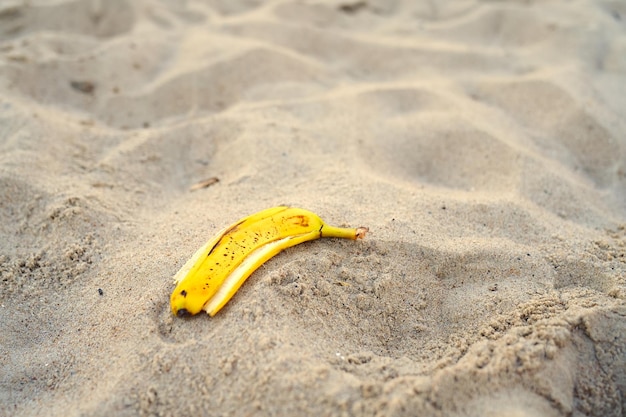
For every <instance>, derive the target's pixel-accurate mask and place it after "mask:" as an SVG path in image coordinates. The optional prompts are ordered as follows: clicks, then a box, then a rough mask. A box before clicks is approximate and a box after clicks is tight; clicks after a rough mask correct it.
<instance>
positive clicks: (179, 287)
mask: <svg viewBox="0 0 626 417" xmlns="http://www.w3.org/2000/svg"><path fill="white" fill-rule="evenodd" d="M367 232H368V228H367V227H358V228H354V229H352V228H343V227H334V226H329V225H327V224H326V223H325V222H324V221H323V220H322V219H321V218H320V217H319V216H318V215H316V214H315V213H312V212H310V211H307V210H304V209H301V208H294V207H287V206H279V207H273V208H269V209H266V210H263V211H260V212H258V213H255V214H253V215H250V216H248V217H245V218H243V219H241V220H239V221H237V222H235V223H233V224H232V225H230V226H228V227H226V228H224V229H222V230H221V231H220V232H219V233H217V235H215V236H214V237H213V238H211V239H210V240H209V241H208V242H207V243H206V244H205V245H204V246H202V247H201V248H200V249H198V250H197V251H196V253H195V254H194V255H193V256H192V257H191V258H190V259H189V260H188V261H187V262H186V263H185V265H184V266H183V267H182V268H181V269H180V270H179V271H178V273H177V274H176V275H175V276H174V282H175V284H176V288H174V291H173V292H172V296H171V297H170V305H171V309H172V313H173V314H174V315H176V316H179V317H184V316H188V315H194V314H197V313H199V312H200V311H202V310H205V311H206V312H207V313H208V314H209V315H210V316H211V317H212V316H214V315H215V314H217V312H218V311H220V309H221V308H222V307H224V305H225V304H226V303H227V302H228V301H229V300H230V299H231V298H232V297H233V295H234V294H235V293H236V292H237V290H238V289H239V288H240V287H241V285H242V284H243V283H244V282H245V280H246V279H247V278H248V277H249V276H250V275H251V274H252V273H253V272H254V271H255V270H256V269H257V268H259V267H260V266H261V265H263V263H265V262H266V261H267V260H269V259H270V258H272V257H273V256H275V255H277V254H278V253H280V252H281V251H282V250H283V249H286V248H289V247H291V246H295V245H298V244H300V243H303V242H306V241H309V240H315V239H319V238H322V237H337V238H344V239H353V240H355V239H361V238H363V237H365V234H366V233H367Z"/></svg>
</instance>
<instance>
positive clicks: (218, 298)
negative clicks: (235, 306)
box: [202, 236, 298, 315]
mask: <svg viewBox="0 0 626 417" xmlns="http://www.w3.org/2000/svg"><path fill="white" fill-rule="evenodd" d="M296 237H298V236H289V237H285V238H283V239H280V240H277V241H274V242H270V243H266V244H265V245H263V246H261V247H260V248H258V249H256V250H254V251H253V252H251V253H250V254H249V255H248V256H246V259H244V261H243V262H242V263H241V264H240V265H239V266H238V267H237V268H235V269H234V270H233V272H231V273H230V275H228V277H226V279H225V280H224V282H223V283H222V285H221V286H220V288H219V289H218V290H217V292H216V293H215V295H214V296H213V297H211V299H210V300H209V301H207V303H206V304H205V305H204V307H203V308H202V309H203V310H204V311H206V312H207V313H209V314H210V315H213V314H215V313H216V312H217V311H216V309H219V308H220V307H221V306H223V305H224V304H226V302H228V294H229V293H230V291H231V290H234V291H236V290H237V289H238V288H239V287H240V286H241V284H243V282H244V281H245V279H246V278H247V277H248V276H250V275H251V274H252V273H253V272H254V271H255V270H256V269H257V268H258V267H259V266H261V265H260V264H259V265H258V266H257V267H256V268H253V266H254V264H255V263H256V262H258V261H259V260H260V259H262V258H264V257H266V256H267V255H269V254H270V253H272V252H275V253H274V254H276V253H278V252H280V251H281V250H282V249H284V248H285V247H287V246H285V242H287V241H288V240H292V239H294V238H296ZM288 246H291V245H288ZM270 257H271V256H270ZM267 259H269V258H267ZM251 268H253V269H252V270H251Z"/></svg>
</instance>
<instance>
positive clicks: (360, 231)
mask: <svg viewBox="0 0 626 417" xmlns="http://www.w3.org/2000/svg"><path fill="white" fill-rule="evenodd" d="M368 231H369V229H368V228H367V227H357V228H356V229H351V228H346V227H335V226H329V225H327V224H325V225H324V226H322V229H321V230H320V236H321V237H338V238H342V239H352V240H354V239H363V238H364V237H365V235H366V234H367V232H368Z"/></svg>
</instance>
